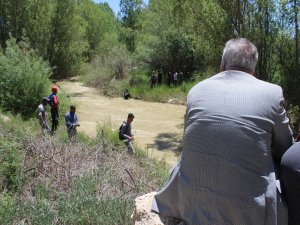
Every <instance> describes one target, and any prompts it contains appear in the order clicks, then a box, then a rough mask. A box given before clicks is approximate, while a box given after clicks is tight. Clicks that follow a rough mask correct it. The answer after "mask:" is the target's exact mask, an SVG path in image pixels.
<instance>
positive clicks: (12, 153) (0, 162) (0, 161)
mask: <svg viewBox="0 0 300 225" xmlns="http://www.w3.org/2000/svg"><path fill="white" fill-rule="evenodd" d="M0 155H1V157H0V173H1V176H2V181H1V186H2V187H1V189H2V190H3V189H7V190H13V191H17V190H18V189H20V188H21V187H22V185H21V183H23V182H22V176H21V174H22V173H21V169H22V167H21V165H22V154H21V151H20V150H19V149H18V147H17V145H16V144H15V143H9V142H6V141H1V140H0Z"/></svg>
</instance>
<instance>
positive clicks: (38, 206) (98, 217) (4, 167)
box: [0, 115, 168, 225]
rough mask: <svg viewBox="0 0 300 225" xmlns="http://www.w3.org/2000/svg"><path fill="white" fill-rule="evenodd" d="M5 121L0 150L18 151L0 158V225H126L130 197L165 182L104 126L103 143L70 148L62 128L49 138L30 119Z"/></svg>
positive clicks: (152, 164)
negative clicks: (128, 151)
mask: <svg viewBox="0 0 300 225" xmlns="http://www.w3.org/2000/svg"><path fill="white" fill-rule="evenodd" d="M9 116H10V117H11V122H8V123H4V122H3V121H2V120H0V128H1V129H0V149H3V148H4V149H11V146H14V149H16V150H17V151H6V153H5V154H6V155H7V156H5V157H4V155H3V154H2V155H1V156H0V157H1V161H0V172H1V174H0V175H1V176H0V184H1V187H2V189H1V192H0V224H43V225H44V224H45V225H48V224H49V225H50V224H100V225H101V224H103V225H106V224H120V225H121V224H122V225H123V224H125V225H126V224H131V223H132V221H130V215H131V213H132V212H133V209H134V199H135V197H137V196H138V195H141V194H143V193H145V192H150V191H153V190H157V189H158V188H159V187H160V186H162V184H163V183H164V181H165V180H166V178H167V176H168V174H167V171H166V165H165V164H163V163H160V162H156V161H154V160H151V159H149V158H147V155H146V154H145V153H143V150H142V149H138V151H137V152H138V153H137V154H136V155H133V156H131V155H128V154H127V153H126V149H125V148H126V147H125V146H124V145H123V143H122V142H120V141H119V140H118V131H117V129H115V128H113V127H112V126H111V122H109V120H108V121H104V122H103V124H99V127H98V130H101V131H102V130H103V133H104V139H102V138H100V137H101V135H100V136H99V137H98V138H96V139H93V140H92V141H91V140H90V139H89V138H88V137H86V136H84V135H82V134H79V137H78V139H79V140H78V139H77V140H78V141H77V142H76V143H70V142H69V141H68V140H67V137H66V131H65V127H64V126H59V129H58V130H57V132H56V133H55V135H54V136H50V135H48V134H44V133H42V132H41V130H40V127H39V125H38V123H37V121H36V120H34V119H32V120H28V121H23V120H22V118H21V117H13V116H11V115H9ZM101 133H102V132H100V134H101ZM81 135H82V136H81ZM80 136H81V137H80ZM4 146H7V148H6V147H4ZM9 146H10V147H9ZM20 159H21V160H20ZM5 161H6V162H7V163H8V164H4V163H3V162H5ZM14 166H15V167H14ZM11 168H12V169H11ZM8 182H11V183H13V184H14V185H15V186H16V187H17V188H15V189H14V188H11V189H8V188H7V187H8V185H7V184H8ZM12 187H13V186H12Z"/></svg>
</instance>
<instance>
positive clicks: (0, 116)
mask: <svg viewBox="0 0 300 225" xmlns="http://www.w3.org/2000/svg"><path fill="white" fill-rule="evenodd" d="M0 120H2V121H3V122H5V123H8V122H10V121H11V119H10V118H9V117H8V116H5V115H3V114H0Z"/></svg>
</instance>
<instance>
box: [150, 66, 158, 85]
mask: <svg viewBox="0 0 300 225" xmlns="http://www.w3.org/2000/svg"><path fill="white" fill-rule="evenodd" d="M156 81H157V76H156V73H155V71H154V70H153V71H152V75H151V79H150V82H151V88H153V87H154V86H155V84H156Z"/></svg>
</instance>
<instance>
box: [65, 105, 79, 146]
mask: <svg viewBox="0 0 300 225" xmlns="http://www.w3.org/2000/svg"><path fill="white" fill-rule="evenodd" d="M75 112H76V106H74V105H71V106H70V111H69V112H67V113H66V115H65V121H66V126H67V132H68V136H69V139H70V140H71V141H72V142H73V141H76V133H77V129H76V128H77V127H79V126H80V124H79V123H78V118H77V115H76V114H75Z"/></svg>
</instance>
